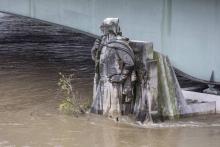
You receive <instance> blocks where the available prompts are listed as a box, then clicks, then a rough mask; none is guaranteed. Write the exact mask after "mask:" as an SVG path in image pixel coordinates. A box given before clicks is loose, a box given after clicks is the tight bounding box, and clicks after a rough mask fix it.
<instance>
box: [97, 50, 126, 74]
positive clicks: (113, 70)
mask: <svg viewBox="0 0 220 147" xmlns="http://www.w3.org/2000/svg"><path fill="white" fill-rule="evenodd" d="M100 65H101V66H100V68H102V69H101V71H103V72H104V73H106V75H112V74H120V73H121V70H122V66H121V65H122V63H121V60H120V58H119V56H118V54H117V51H116V50H115V49H113V48H108V47H103V48H102V51H101V55H100Z"/></svg>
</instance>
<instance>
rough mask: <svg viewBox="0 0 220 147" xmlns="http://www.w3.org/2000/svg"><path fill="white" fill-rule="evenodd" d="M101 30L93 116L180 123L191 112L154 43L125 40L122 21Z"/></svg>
mask: <svg viewBox="0 0 220 147" xmlns="http://www.w3.org/2000/svg"><path fill="white" fill-rule="evenodd" d="M100 29H101V32H102V33H103V35H102V36H101V38H100V39H97V40H96V41H95V43H94V46H93V48H92V51H91V54H92V59H93V60H94V61H95V77H94V87H93V103H92V107H91V112H92V113H96V114H101V115H105V116H108V117H110V118H113V119H114V120H116V121H119V120H121V118H122V117H123V116H129V117H126V118H134V120H135V121H138V122H141V123H148V122H152V115H155V116H157V118H158V117H160V118H161V119H163V118H164V119H166V118H168V119H176V118H178V116H179V115H181V114H186V113H189V112H190V111H189V109H188V107H187V106H186V102H185V99H184V97H183V95H182V91H181V88H180V86H179V83H178V81H177V78H176V75H175V73H174V70H173V68H172V66H171V63H170V62H169V59H168V57H166V56H164V55H162V54H160V53H158V52H155V51H154V50H153V43H150V42H145V41H130V40H129V39H128V38H126V37H123V36H122V32H121V30H120V26H119V19H118V18H106V19H105V20H104V21H103V23H102V24H101V26H100Z"/></svg>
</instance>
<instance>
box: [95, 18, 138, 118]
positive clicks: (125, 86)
mask: <svg viewBox="0 0 220 147" xmlns="http://www.w3.org/2000/svg"><path fill="white" fill-rule="evenodd" d="M100 29H101V31H102V33H103V36H101V39H97V40H96V41H95V44H94V46H93V48H92V59H93V60H94V61H95V66H96V67H95V69H96V73H95V78H94V91H93V93H94V96H93V104H92V109H91V112H93V113H98V114H103V115H106V116H108V117H111V118H115V119H116V120H118V119H119V116H120V115H122V114H123V113H124V112H123V110H124V109H125V108H124V106H123V104H124V103H131V101H132V97H133V93H132V92H133V91H132V81H133V80H134V78H132V77H135V76H134V72H133V71H134V53H133V50H132V49H131V48H130V46H129V42H128V39H127V38H125V37H122V33H121V32H120V26H119V19H118V18H106V19H105V20H104V21H103V23H102V25H101V26H100ZM132 75H133V76H132Z"/></svg>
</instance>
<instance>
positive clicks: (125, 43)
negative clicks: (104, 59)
mask: <svg viewBox="0 0 220 147" xmlns="http://www.w3.org/2000/svg"><path fill="white" fill-rule="evenodd" d="M108 45H109V46H111V47H115V48H117V47H122V48H129V49H130V48H131V47H130V45H129V38H127V37H123V36H117V37H116V38H115V39H114V40H111V41H110V42H109V43H108Z"/></svg>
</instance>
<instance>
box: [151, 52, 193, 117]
mask: <svg viewBox="0 0 220 147" xmlns="http://www.w3.org/2000/svg"><path fill="white" fill-rule="evenodd" d="M154 59H155V60H157V67H158V94H159V95H158V111H159V115H161V116H162V117H168V118H169V119H175V118H178V117H179V116H180V114H182V113H190V108H189V107H188V106H187V104H186V101H185V99H184V96H183V94H182V91H181V88H180V86H179V83H178V81H177V78H176V75H175V72H174V70H173V68H172V66H171V63H170V61H169V59H168V57H166V56H164V55H162V54H160V53H158V52H154Z"/></svg>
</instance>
